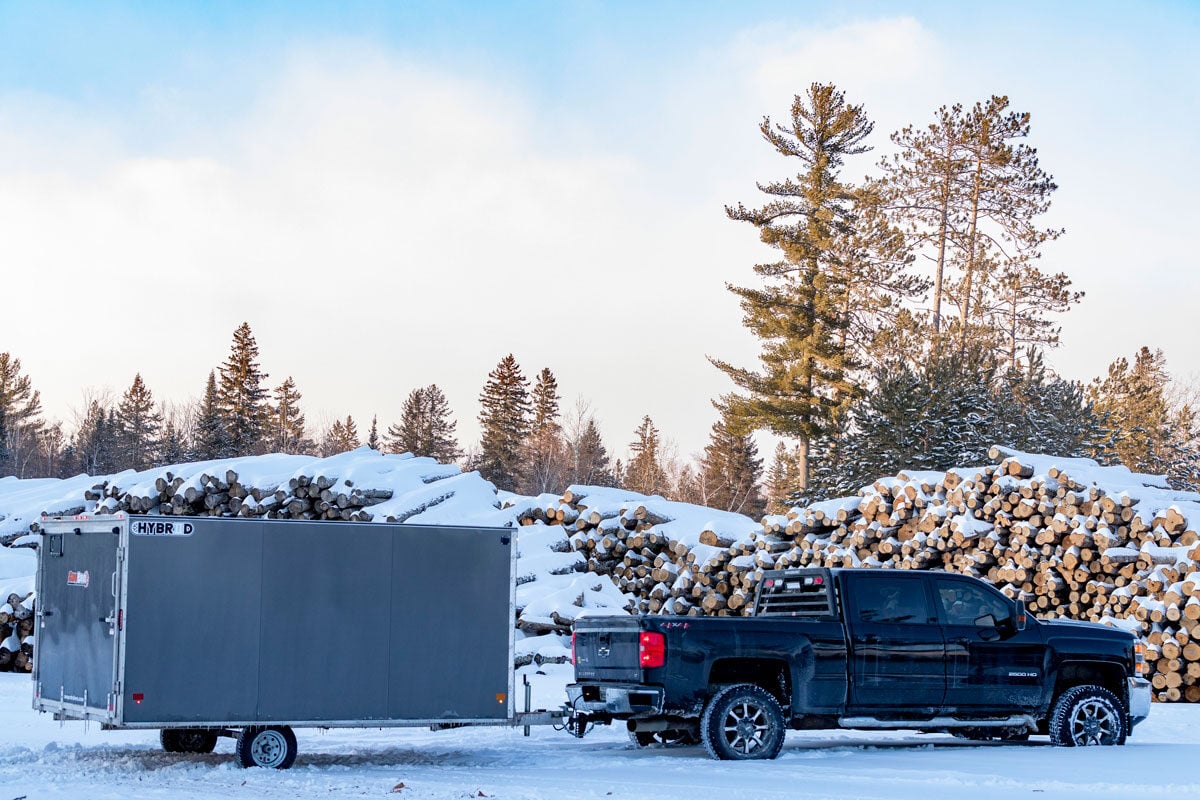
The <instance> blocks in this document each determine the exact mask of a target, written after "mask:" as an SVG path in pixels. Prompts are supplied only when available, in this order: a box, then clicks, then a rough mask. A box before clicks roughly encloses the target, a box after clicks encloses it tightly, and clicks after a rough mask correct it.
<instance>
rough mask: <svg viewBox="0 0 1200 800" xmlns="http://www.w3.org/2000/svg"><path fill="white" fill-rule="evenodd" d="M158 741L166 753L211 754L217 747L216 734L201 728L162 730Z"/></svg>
mask: <svg viewBox="0 0 1200 800" xmlns="http://www.w3.org/2000/svg"><path fill="white" fill-rule="evenodd" d="M159 740H160V741H161V742H162V749H163V750H165V751H167V752H168V753H211V752H212V751H213V749H214V748H216V746H217V734H215V733H213V732H212V731H206V730H203V729H201V728H163V729H162V731H161V732H160V734H159Z"/></svg>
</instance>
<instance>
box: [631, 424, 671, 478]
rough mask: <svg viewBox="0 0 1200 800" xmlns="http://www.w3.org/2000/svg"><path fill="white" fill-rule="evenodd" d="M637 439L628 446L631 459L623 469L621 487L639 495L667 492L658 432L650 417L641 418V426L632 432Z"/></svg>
mask: <svg viewBox="0 0 1200 800" xmlns="http://www.w3.org/2000/svg"><path fill="white" fill-rule="evenodd" d="M634 435H635V436H636V437H637V438H636V439H634V440H633V442H632V443H630V445H629V449H630V452H631V453H632V456H633V457H632V458H630V460H629V466H627V467H626V468H625V476H624V480H623V481H622V486H624V487H625V488H626V489H629V490H631V491H634V492H640V493H641V494H662V493H664V492H666V491H668V486H667V472H666V470H665V469H664V468H663V464H662V454H661V452H660V450H661V447H662V442H661V440H660V438H659V430H658V428H656V427H655V426H654V422H653V420H651V419H650V417H649V416H648V415H647V416H644V417H642V424H641V425H639V426H638V428H637V430H636V431H634Z"/></svg>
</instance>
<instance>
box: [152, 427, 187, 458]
mask: <svg viewBox="0 0 1200 800" xmlns="http://www.w3.org/2000/svg"><path fill="white" fill-rule="evenodd" d="M187 458H188V448H187V440H186V439H185V438H184V435H183V432H182V431H180V430H179V427H178V426H177V425H176V423H175V420H174V418H172V417H168V418H167V421H166V423H165V424H164V425H163V432H162V444H161V447H160V448H159V451H158V463H159V464H160V465H163V466H166V465H170V464H182V463H183V462H185V461H187Z"/></svg>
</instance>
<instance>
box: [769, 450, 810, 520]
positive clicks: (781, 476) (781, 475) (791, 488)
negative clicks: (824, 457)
mask: <svg viewBox="0 0 1200 800" xmlns="http://www.w3.org/2000/svg"><path fill="white" fill-rule="evenodd" d="M800 492H801V486H800V484H799V481H798V480H797V476H796V454H795V452H794V451H793V450H789V449H788V447H787V445H785V444H784V443H783V442H778V443H777V444H776V445H775V456H774V458H773V459H772V460H771V468H770V470H768V471H767V480H766V494H767V508H766V511H767V513H768V514H784V513H787V510H788V509H789V508H791V507H792V504H793V500H792V498H793V497H794V496H796V495H798V494H799V493H800Z"/></svg>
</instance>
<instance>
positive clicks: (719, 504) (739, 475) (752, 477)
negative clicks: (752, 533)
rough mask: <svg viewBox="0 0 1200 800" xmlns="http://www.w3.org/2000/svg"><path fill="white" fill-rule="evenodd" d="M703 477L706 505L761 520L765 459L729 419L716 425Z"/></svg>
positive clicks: (704, 462) (706, 451) (702, 463)
mask: <svg viewBox="0 0 1200 800" xmlns="http://www.w3.org/2000/svg"><path fill="white" fill-rule="evenodd" d="M700 474H701V476H702V481H701V482H702V484H703V486H704V487H705V502H704V505H707V506H709V507H711V508H719V509H721V510H723V511H735V512H737V513H739V514H746V515H748V516H751V517H760V516H762V513H763V506H764V504H763V500H762V497H761V495H760V493H759V486H758V482H759V479H760V478H761V477H762V459H761V458H759V457H758V445H757V444H755V442H754V438H753V437H752V436H751V435H750V434H738V433H734V432H733V430H732V429H731V428H730V425H729V422H728V420H726V419H720V420H717V422H715V423H713V426H712V431H711V433H710V434H709V442H708V445H707V446H706V447H705V448H704V457H703V459H702V460H701V464H700Z"/></svg>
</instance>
